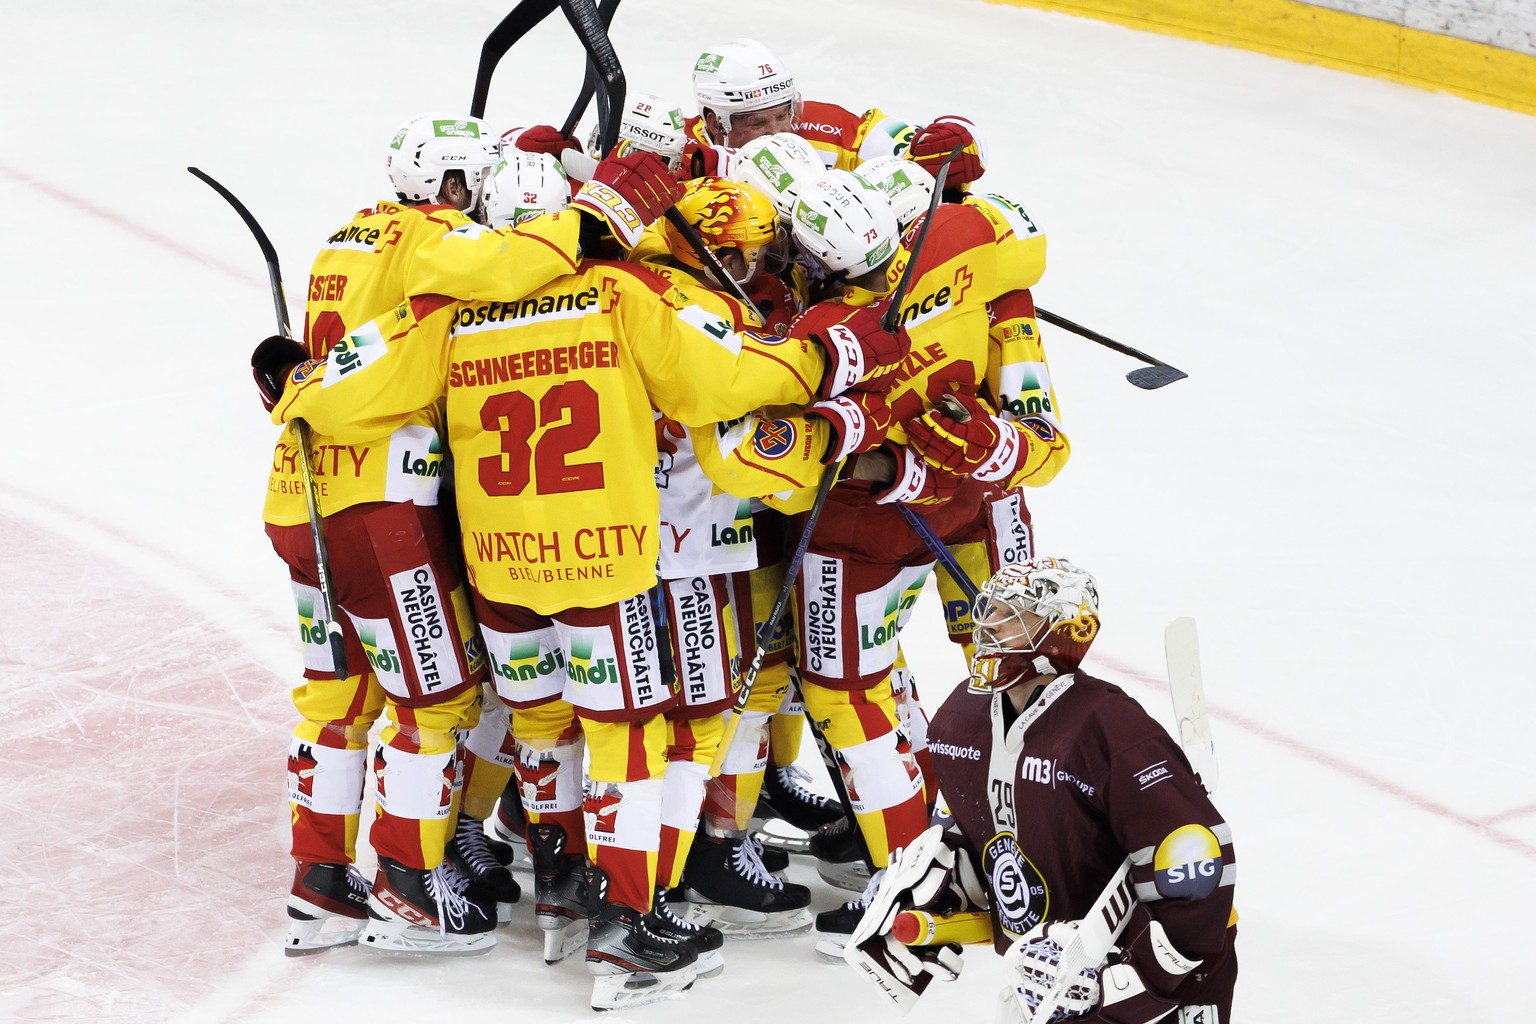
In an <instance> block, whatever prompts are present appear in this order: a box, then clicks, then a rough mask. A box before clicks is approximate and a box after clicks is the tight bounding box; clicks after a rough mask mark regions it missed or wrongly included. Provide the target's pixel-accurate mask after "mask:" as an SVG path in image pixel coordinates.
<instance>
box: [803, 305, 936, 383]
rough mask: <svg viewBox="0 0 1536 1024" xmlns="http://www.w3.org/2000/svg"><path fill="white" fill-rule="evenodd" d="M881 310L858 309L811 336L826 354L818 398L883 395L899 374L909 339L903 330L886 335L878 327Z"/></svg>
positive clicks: (904, 329) (871, 308) (883, 307)
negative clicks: (861, 393) (855, 393)
mask: <svg viewBox="0 0 1536 1024" xmlns="http://www.w3.org/2000/svg"><path fill="white" fill-rule="evenodd" d="M885 308H886V307H885V304H884V303H876V304H875V305H873V306H860V307H858V308H856V309H854V310H853V311H852V312H851V313H850V314H849V315H848V316H847V317H845V318H844V319H843V320H842V321H841V322H840V323H836V324H833V325H832V326H830V327H827V328H825V329H824V330H821V331H817V332H814V333H812V334H811V336H810V337H811V340H812V341H814V342H816V343H817V344H819V345H820V346H821V347H822V348H823V349H825V350H826V353H827V372H826V373H825V374H823V375H822V378H821V397H822V398H836V397H837V396H838V395H840V394H842V393H843V392H845V391H879V392H884V391H885V390H886V388H887V387H889V386H890V384H891V381H892V379H893V378H894V377H895V376H896V374H897V373H899V372H900V371H901V364H902V363H903V362H905V361H906V358H907V353H908V352H910V351H911V350H912V339H911V338H909V337H907V331H906V328H904V327H897V328H896V330H895V331H894V332H887V331H886V329H885V328H884V327H882V326H880V315H881V313H883V312H884V311H885Z"/></svg>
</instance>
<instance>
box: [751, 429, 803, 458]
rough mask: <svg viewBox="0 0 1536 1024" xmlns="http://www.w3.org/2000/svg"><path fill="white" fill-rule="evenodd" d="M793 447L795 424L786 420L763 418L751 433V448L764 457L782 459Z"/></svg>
mask: <svg viewBox="0 0 1536 1024" xmlns="http://www.w3.org/2000/svg"><path fill="white" fill-rule="evenodd" d="M794 447H795V425H794V424H793V423H791V422H789V421H788V420H764V421H763V422H761V423H759V424H758V425H757V432H756V433H754V434H753V435H752V450H753V451H755V452H757V454H759V455H761V456H762V457H763V458H765V459H782V458H783V457H784V456H786V455H788V454H789V453H790V451H791V450H793V449H794Z"/></svg>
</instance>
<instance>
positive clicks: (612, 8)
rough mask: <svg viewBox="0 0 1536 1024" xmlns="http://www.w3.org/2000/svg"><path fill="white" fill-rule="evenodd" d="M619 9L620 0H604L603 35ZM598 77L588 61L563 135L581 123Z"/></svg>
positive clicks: (601, 14) (599, 10)
mask: <svg viewBox="0 0 1536 1024" xmlns="http://www.w3.org/2000/svg"><path fill="white" fill-rule="evenodd" d="M618 8H619V0H602V3H600V4H599V5H598V8H597V13H598V16H599V17H600V18H602V21H603V33H604V34H605V35H606V34H607V33H608V30H609V27H610V26H611V25H612V24H613V16H614V14H615V12H617V11H618ZM610 38H611V37H610ZM597 77H598V70H597V67H596V66H595V65H594V64H593V63H592V62H591V61H590V60H589V61H587V73H586V75H585V77H584V78H583V79H582V83H581V93H580V94H579V95H578V96H577V97H576V103H575V105H574V106H572V107H571V112H570V114H568V115H567V116H566V119H565V124H564V125H562V126H561V128H560V134H561V135H567V136H569V135H570V134H571V133H572V132H574V131H575V130H576V126H577V125H578V124H579V123H581V118H582V115H584V114H585V113H586V112H587V104H589V103H591V102H592V94H593V93H595V92H596V91H597Z"/></svg>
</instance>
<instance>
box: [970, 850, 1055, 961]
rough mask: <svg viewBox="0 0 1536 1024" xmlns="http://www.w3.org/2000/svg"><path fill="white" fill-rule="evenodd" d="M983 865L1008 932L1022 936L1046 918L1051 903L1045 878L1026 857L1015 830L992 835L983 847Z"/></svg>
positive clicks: (993, 904) (1000, 919) (994, 902)
mask: <svg viewBox="0 0 1536 1024" xmlns="http://www.w3.org/2000/svg"><path fill="white" fill-rule="evenodd" d="M981 867H982V871H983V872H985V873H986V876H987V880H988V882H989V883H990V885H991V889H992V894H993V903H992V907H993V909H994V910H996V911H997V919H998V921H999V922H1001V924H1002V926H1003V929H1004V930H1005V931H1007V932H1009V933H1010V934H1012V935H1023V934H1024V933H1025V932H1027V931H1029V930H1030V929H1031V928H1033V927H1034V926H1035V925H1037V924H1039V923H1040V922H1041V921H1043V920H1045V916H1046V911H1048V910H1049V909H1050V905H1051V896H1050V893H1049V891H1047V889H1046V887H1045V878H1044V877H1043V876H1042V875H1041V874H1040V870H1039V869H1038V868H1036V867H1035V866H1034V865H1033V864H1031V863H1030V861H1029V858H1028V857H1026V856H1024V853H1023V851H1021V850H1020V849H1019V841H1018V840H1017V839H1016V838H1014V835H1013V833H1012V832H999V833H998V834H997V835H995V836H993V837H992V840H991V842H989V843H987V845H986V848H985V849H984V850H982V853H981Z"/></svg>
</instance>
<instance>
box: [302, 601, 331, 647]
mask: <svg viewBox="0 0 1536 1024" xmlns="http://www.w3.org/2000/svg"><path fill="white" fill-rule="evenodd" d="M295 604H296V606H297V607H298V610H299V639H300V640H302V641H303V642H304V643H306V644H315V645H317V646H321V647H324V646H325V645H326V644H327V643H329V642H330V641H329V638H328V637H327V636H326V632H325V620H324V619H322V618H319V617H318V616H316V615H315V601H314V598H312V597H301V598H299V599H298V600H297V601H296V602H295Z"/></svg>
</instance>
